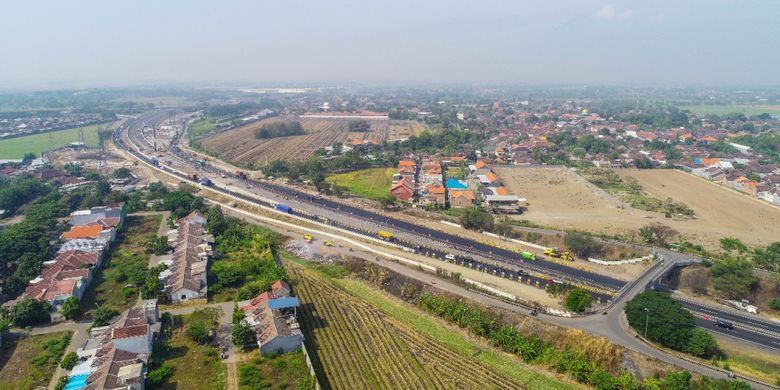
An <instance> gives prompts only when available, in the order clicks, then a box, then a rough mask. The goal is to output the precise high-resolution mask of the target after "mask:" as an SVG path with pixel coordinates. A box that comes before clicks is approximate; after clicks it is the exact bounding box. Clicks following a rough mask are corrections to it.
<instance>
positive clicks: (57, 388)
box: [54, 375, 70, 390]
mask: <svg viewBox="0 0 780 390" xmlns="http://www.w3.org/2000/svg"><path fill="white" fill-rule="evenodd" d="M68 379H70V377H69V376H67V375H63V376H61V377H60V379H57V384H56V385H54V390H64V389H65V385H67V384H68Z"/></svg>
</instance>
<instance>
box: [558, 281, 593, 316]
mask: <svg viewBox="0 0 780 390" xmlns="http://www.w3.org/2000/svg"><path fill="white" fill-rule="evenodd" d="M592 300H593V297H592V296H591V295H590V293H588V292H587V291H585V290H584V289H582V288H579V287H575V288H573V289H572V290H571V291H569V294H568V295H566V302H565V306H566V308H567V309H569V310H571V311H573V312H577V313H582V312H584V311H585V309H587V308H589V307H590V303H591V301H592Z"/></svg>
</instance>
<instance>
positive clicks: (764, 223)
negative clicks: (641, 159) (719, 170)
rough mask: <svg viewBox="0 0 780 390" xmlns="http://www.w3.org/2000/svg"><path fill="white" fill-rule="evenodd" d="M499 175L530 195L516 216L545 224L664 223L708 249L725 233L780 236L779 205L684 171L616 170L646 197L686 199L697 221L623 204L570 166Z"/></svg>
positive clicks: (595, 228)
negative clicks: (637, 185)
mask: <svg viewBox="0 0 780 390" xmlns="http://www.w3.org/2000/svg"><path fill="white" fill-rule="evenodd" d="M496 173H497V174H498V175H499V176H500V177H501V178H502V179H503V181H504V184H505V185H506V187H507V188H508V189H509V190H510V191H512V192H513V193H515V194H517V195H519V196H521V197H525V198H527V199H528V202H529V207H528V211H527V212H525V213H524V214H523V215H522V216H518V217H516V218H518V219H527V220H529V221H532V222H534V223H537V224H540V225H544V226H551V227H556V228H561V229H580V230H586V231H591V232H600V233H608V234H631V232H636V231H637V230H638V229H639V228H641V227H642V226H645V225H648V224H650V223H653V222H660V223H663V224H666V225H669V226H671V227H673V228H674V229H676V230H677V231H679V232H680V233H682V234H683V235H684V236H685V237H686V238H687V239H689V240H691V241H693V242H698V243H701V244H703V245H705V246H706V247H708V248H715V247H717V246H718V241H719V240H720V239H721V238H722V237H727V236H729V237H737V238H739V239H741V240H743V241H744V242H746V243H748V244H753V245H766V244H769V243H771V242H773V241H776V240H777V239H778V237H780V209H777V208H775V207H772V206H770V205H767V204H762V203H760V202H759V201H758V200H753V199H750V198H748V197H747V196H745V195H742V194H739V193H736V192H734V191H731V190H729V189H727V188H723V187H718V186H717V185H715V184H713V183H708V182H706V181H703V180H700V179H698V178H696V177H694V176H691V175H688V174H686V173H683V172H678V171H673V170H644V171H639V170H622V171H618V173H619V174H620V175H621V176H624V177H625V176H632V177H635V178H636V179H637V180H639V182H640V184H642V186H643V187H644V191H645V192H646V193H647V194H648V195H651V196H654V197H657V198H660V199H665V198H667V197H671V198H673V199H674V200H676V201H681V202H684V203H686V204H687V205H688V206H689V207H691V208H693V209H694V211H695V212H696V216H697V217H696V218H695V219H690V220H677V219H667V218H664V216H663V215H661V214H659V213H651V212H645V211H641V210H636V209H632V208H630V207H628V206H625V208H621V204H622V203H621V202H620V201H619V200H617V199H616V198H614V197H613V196H612V195H609V194H607V193H606V192H604V191H603V190H601V189H599V188H597V187H595V186H593V185H591V184H590V183H587V182H586V181H585V180H584V179H582V178H581V177H579V176H578V175H576V174H575V173H573V172H572V171H570V170H568V169H567V168H562V167H530V168H525V167H502V168H496ZM703 194H706V196H702V195H703ZM725 205H728V207H724V206H725Z"/></svg>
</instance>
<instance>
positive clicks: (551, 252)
mask: <svg viewBox="0 0 780 390" xmlns="http://www.w3.org/2000/svg"><path fill="white" fill-rule="evenodd" d="M544 254H545V255H547V256H550V257H555V258H558V259H562V260H566V261H574V257H573V256H572V255H571V253H569V251H566V252H563V251H561V249H560V248H547V249H545V250H544Z"/></svg>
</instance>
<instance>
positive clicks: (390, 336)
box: [287, 265, 518, 389]
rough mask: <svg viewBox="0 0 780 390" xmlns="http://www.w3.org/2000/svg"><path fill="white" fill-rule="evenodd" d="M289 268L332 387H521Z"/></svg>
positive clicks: (303, 316)
mask: <svg viewBox="0 0 780 390" xmlns="http://www.w3.org/2000/svg"><path fill="white" fill-rule="evenodd" d="M287 269H288V273H289V274H290V276H291V278H292V279H293V282H294V285H295V287H296V293H297V295H298V297H299V299H301V301H302V303H303V308H302V310H301V321H302V323H303V327H304V330H305V331H306V336H307V338H308V342H309V343H310V344H311V345H313V346H314V353H316V354H317V356H318V357H319V359H320V361H321V362H322V366H323V372H324V374H325V376H326V378H327V381H328V384H329V385H330V386H331V387H333V388H388V389H389V388H426V389H430V388H433V389H449V388H517V387H518V386H517V384H516V383H514V382H512V381H511V380H509V379H507V378H504V377H502V376H500V375H497V374H495V373H494V372H492V371H490V370H489V369H487V368H485V367H483V366H481V365H479V364H478V363H475V362H472V361H469V359H468V358H466V357H464V356H462V355H460V354H458V353H456V352H454V351H451V350H449V349H447V348H445V347H443V346H441V345H439V344H438V343H436V342H435V341H433V340H432V339H430V338H427V337H425V336H423V335H422V334H420V333H419V332H417V331H415V330H414V329H412V328H410V327H407V326H405V325H403V324H401V323H399V322H397V321H395V320H393V319H391V318H388V317H387V316H385V315H384V314H383V313H382V312H380V311H379V310H378V309H377V308H375V307H374V306H372V305H370V304H368V303H367V302H365V301H363V300H360V299H357V298H355V297H353V296H352V295H350V294H348V293H346V292H344V291H342V290H340V289H339V288H338V287H336V286H335V285H333V284H332V283H330V282H327V281H326V280H324V279H322V278H320V277H318V276H316V275H313V274H311V273H310V272H308V271H306V270H303V269H301V268H300V267H299V266H295V265H291V266H289V267H287Z"/></svg>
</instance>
